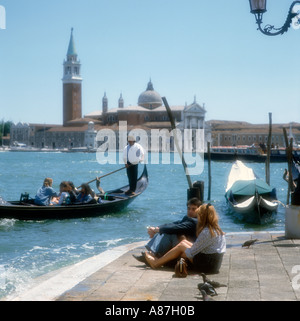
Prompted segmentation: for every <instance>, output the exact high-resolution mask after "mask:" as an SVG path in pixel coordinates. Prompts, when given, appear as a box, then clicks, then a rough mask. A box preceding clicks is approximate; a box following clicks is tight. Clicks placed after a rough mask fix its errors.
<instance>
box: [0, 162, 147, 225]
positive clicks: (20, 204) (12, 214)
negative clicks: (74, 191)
mask: <svg viewBox="0 0 300 321" xmlns="http://www.w3.org/2000/svg"><path fill="white" fill-rule="evenodd" d="M148 183H149V181H148V172H147V167H146V165H144V169H143V172H142V174H141V176H140V177H139V179H138V181H137V188H136V191H135V193H134V194H132V195H126V194H125V192H126V191H127V190H128V189H129V186H128V185H126V186H123V187H121V188H118V189H114V190H110V191H107V192H106V193H105V194H104V195H100V194H97V195H98V196H99V197H101V203H98V202H95V203H92V204H71V205H62V206H37V205H34V202H33V200H31V199H28V200H27V199H25V200H24V199H23V198H22V197H21V199H20V200H19V201H5V200H3V199H1V197H0V219H1V218H7V219H18V220H48V219H59V220H62V219H71V218H85V217H95V216H102V215H105V214H110V213H117V212H119V211H122V210H123V209H124V208H126V207H127V206H128V205H129V204H130V203H131V202H132V201H133V200H134V199H135V198H137V197H138V196H139V195H140V194H141V193H143V192H144V191H145V190H146V188H147V186H148Z"/></svg>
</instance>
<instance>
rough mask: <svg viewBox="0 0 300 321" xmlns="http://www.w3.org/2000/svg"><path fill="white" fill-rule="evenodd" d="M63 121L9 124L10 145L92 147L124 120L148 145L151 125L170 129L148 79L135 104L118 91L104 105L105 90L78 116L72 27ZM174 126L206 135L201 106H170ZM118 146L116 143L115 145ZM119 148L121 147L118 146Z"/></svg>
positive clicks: (78, 83)
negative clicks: (96, 105)
mask: <svg viewBox="0 0 300 321" xmlns="http://www.w3.org/2000/svg"><path fill="white" fill-rule="evenodd" d="M62 82H63V124H62V125H51V124H28V123H17V124H13V125H12V126H11V145H14V144H17V143H22V144H26V145H27V146H28V147H32V148H51V149H63V148H69V149H71V148H87V149H96V148H97V147H98V144H99V143H98V142H97V141H96V136H97V132H98V131H99V130H101V129H107V128H108V129H111V130H113V131H114V132H115V133H116V134H117V135H118V130H119V123H120V122H126V123H127V126H128V132H129V131H131V130H132V129H135V128H139V129H143V130H145V131H146V132H147V134H148V136H149V145H148V146H149V147H151V141H150V133H151V129H168V130H171V124H170V120H169V117H168V115H167V111H166V108H165V107H164V106H163V102H162V98H161V96H160V95H159V93H158V92H156V91H155V90H154V87H153V84H152V81H151V80H150V81H149V82H148V85H147V88H146V90H145V91H144V92H142V93H141V94H140V95H139V97H138V103H137V105H136V106H133V105H129V106H125V104H124V99H123V97H122V94H121V95H120V98H119V100H118V102H117V107H116V108H111V109H109V108H108V98H107V96H106V93H104V97H103V98H102V110H97V111H94V112H91V113H89V114H87V115H85V116H84V117H82V77H81V63H80V61H79V60H78V55H77V51H76V47H75V41H74V36H73V29H72V30H71V37H70V41H69V46H68V51H67V56H66V60H65V61H64V64H63V78H62ZM170 108H171V110H172V113H173V116H174V118H175V121H176V124H177V125H178V128H179V129H181V130H183V129H185V128H188V129H204V130H205V131H206V136H207V138H206V139H209V137H210V130H209V127H206V123H205V113H206V111H205V109H204V107H203V106H201V105H199V104H198V103H197V102H196V98H195V99H194V102H193V103H192V104H190V105H178V106H170ZM116 147H117V148H119V146H116ZM121 148H122V147H121Z"/></svg>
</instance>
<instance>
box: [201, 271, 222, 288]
mask: <svg viewBox="0 0 300 321" xmlns="http://www.w3.org/2000/svg"><path fill="white" fill-rule="evenodd" d="M200 275H201V276H202V279H203V282H204V283H209V284H211V285H212V286H213V287H214V288H220V287H227V285H226V284H222V283H220V282H218V281H214V280H210V279H209V278H208V277H207V276H206V275H205V274H204V273H200Z"/></svg>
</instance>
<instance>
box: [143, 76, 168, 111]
mask: <svg viewBox="0 0 300 321" xmlns="http://www.w3.org/2000/svg"><path fill="white" fill-rule="evenodd" d="M138 105H139V106H142V107H145V108H149V109H154V108H156V107H159V106H161V105H162V99H161V97H160V94H159V93H158V92H156V91H155V90H154V88H153V84H152V82H151V80H150V81H149V83H148V86H147V89H146V91H144V92H142V93H141V94H140V96H139V100H138Z"/></svg>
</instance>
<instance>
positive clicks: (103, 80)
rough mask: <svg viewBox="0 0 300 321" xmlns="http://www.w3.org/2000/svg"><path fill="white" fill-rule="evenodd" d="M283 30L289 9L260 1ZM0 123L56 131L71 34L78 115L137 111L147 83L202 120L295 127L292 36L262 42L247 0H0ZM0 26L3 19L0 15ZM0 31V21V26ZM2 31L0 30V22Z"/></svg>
mask: <svg viewBox="0 0 300 321" xmlns="http://www.w3.org/2000/svg"><path fill="white" fill-rule="evenodd" d="M267 2H268V11H267V12H266V13H265V15H264V18H263V20H264V24H273V25H275V26H276V27H281V26H282V24H283V23H284V21H285V19H286V16H287V13H288V9H289V7H290V5H291V3H292V1H289V0H268V1H267ZM0 6H2V7H4V8H5V16H6V26H5V27H6V29H0V120H4V121H13V122H15V123H17V122H28V123H47V124H62V80H61V79H62V76H63V61H64V59H65V58H66V53H67V49H68V44H69V39H70V33H71V28H74V33H73V34H74V39H75V45H76V49H77V53H78V58H79V59H80V61H81V64H82V67H81V76H82V78H83V83H82V95H83V97H82V113H83V115H85V114H88V113H91V112H93V111H96V110H101V108H102V97H103V95H104V92H106V95H107V97H108V104H109V109H111V108H115V107H117V103H118V99H119V97H120V93H122V95H123V98H124V102H125V106H128V105H137V101H138V97H139V95H140V94H141V93H142V92H143V91H144V90H146V87H147V83H148V81H149V79H150V78H151V80H152V83H153V86H154V89H155V90H156V91H157V92H158V93H159V94H160V95H161V96H164V97H166V99H167V100H168V103H169V105H171V106H172V105H184V104H185V103H187V104H191V103H192V102H193V101H194V97H196V101H197V102H198V103H199V104H201V105H202V104H205V109H206V111H207V113H206V120H213V119H214V120H235V121H248V122H250V123H253V124H257V123H268V121H269V116H268V113H269V112H271V113H272V121H273V123H289V122H300V98H299V93H300V78H299V74H300V59H299V58H300V41H299V40H300V30H295V29H294V28H290V29H289V31H288V32H287V33H285V34H284V35H282V36H276V37H268V36H265V35H263V34H262V33H260V32H259V31H258V30H257V25H256V23H255V18H254V16H253V15H252V14H251V13H250V8H249V1H248V0H229V1H224V0H214V1H207V0H205V1H204V0H184V1H182V0H84V1H83V0H51V1H46V0H0ZM0 19H1V16H0ZM0 23H1V21H0ZM0 25H1V24H0Z"/></svg>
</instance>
